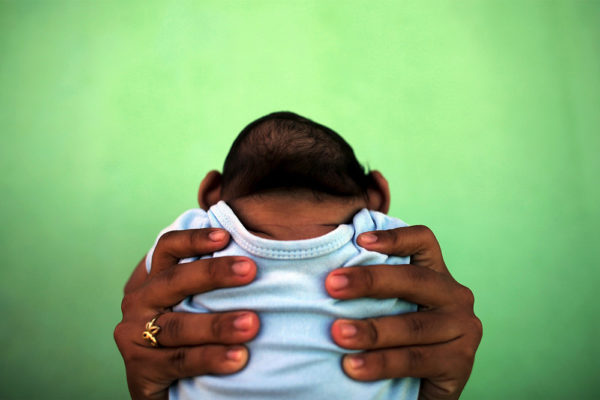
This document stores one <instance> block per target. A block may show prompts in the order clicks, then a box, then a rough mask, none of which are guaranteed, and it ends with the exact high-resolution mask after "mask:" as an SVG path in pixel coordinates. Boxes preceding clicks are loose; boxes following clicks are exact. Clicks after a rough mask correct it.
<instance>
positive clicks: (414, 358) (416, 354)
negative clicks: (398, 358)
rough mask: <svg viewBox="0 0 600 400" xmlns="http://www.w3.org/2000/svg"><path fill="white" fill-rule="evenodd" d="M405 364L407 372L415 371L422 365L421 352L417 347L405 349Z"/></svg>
mask: <svg viewBox="0 0 600 400" xmlns="http://www.w3.org/2000/svg"><path fill="white" fill-rule="evenodd" d="M407 358H408V360H407V364H408V369H409V370H417V369H418V368H419V367H420V365H421V364H423V358H424V357H423V351H422V350H421V349H420V348H418V347H409V348H408V349H407Z"/></svg>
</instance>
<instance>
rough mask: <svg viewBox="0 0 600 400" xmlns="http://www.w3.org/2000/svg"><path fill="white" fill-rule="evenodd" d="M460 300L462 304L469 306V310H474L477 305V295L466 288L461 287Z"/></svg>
mask: <svg viewBox="0 0 600 400" xmlns="http://www.w3.org/2000/svg"><path fill="white" fill-rule="evenodd" d="M460 298H461V300H462V302H463V303H464V304H466V305H468V306H469V308H473V306H474V305H475V295H474V294H473V291H472V290H471V289H469V288H468V287H466V286H462V285H461V287H460Z"/></svg>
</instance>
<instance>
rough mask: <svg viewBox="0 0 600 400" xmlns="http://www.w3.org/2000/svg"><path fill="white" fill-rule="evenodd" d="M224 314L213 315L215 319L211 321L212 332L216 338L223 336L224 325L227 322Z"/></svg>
mask: <svg viewBox="0 0 600 400" xmlns="http://www.w3.org/2000/svg"><path fill="white" fill-rule="evenodd" d="M224 319H225V318H224V316H223V315H222V314H219V315H215V316H213V319H212V321H211V323H210V334H211V335H212V337H213V338H214V339H216V338H219V337H221V334H222V332H223V331H226V329H223V325H224V324H225V321H224Z"/></svg>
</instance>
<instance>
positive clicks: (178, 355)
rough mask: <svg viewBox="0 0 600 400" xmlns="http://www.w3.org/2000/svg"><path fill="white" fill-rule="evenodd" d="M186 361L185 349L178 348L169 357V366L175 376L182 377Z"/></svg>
mask: <svg viewBox="0 0 600 400" xmlns="http://www.w3.org/2000/svg"><path fill="white" fill-rule="evenodd" d="M186 361H187V352H186V348H185V347H179V348H177V349H175V351H173V353H171V355H170V356H169V364H170V365H171V366H172V367H173V368H174V369H175V371H176V374H177V376H183V375H182V374H183V373H184V371H185V365H186Z"/></svg>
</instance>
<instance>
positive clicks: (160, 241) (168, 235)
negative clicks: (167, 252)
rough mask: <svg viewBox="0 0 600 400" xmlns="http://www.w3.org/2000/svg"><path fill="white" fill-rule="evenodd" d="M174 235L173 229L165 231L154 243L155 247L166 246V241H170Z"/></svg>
mask: <svg viewBox="0 0 600 400" xmlns="http://www.w3.org/2000/svg"><path fill="white" fill-rule="evenodd" d="M175 235H176V232H175V231H169V232H165V233H163V234H162V235H160V237H159V238H158V242H157V243H156V248H157V249H158V248H160V249H162V248H163V246H166V244H165V243H166V242H170V241H172V240H173V237H174V236H175Z"/></svg>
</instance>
